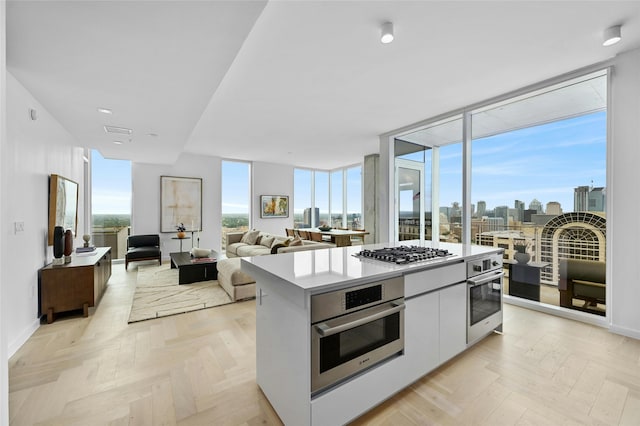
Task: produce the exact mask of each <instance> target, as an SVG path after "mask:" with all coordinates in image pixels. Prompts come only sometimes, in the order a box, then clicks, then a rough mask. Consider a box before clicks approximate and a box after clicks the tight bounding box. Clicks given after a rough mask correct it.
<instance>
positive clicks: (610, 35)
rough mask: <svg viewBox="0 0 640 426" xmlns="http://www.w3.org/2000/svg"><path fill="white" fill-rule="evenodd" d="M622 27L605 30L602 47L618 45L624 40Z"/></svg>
mask: <svg viewBox="0 0 640 426" xmlns="http://www.w3.org/2000/svg"><path fill="white" fill-rule="evenodd" d="M621 31H622V26H621V25H614V26H613V27H609V28H607V29H606V30H604V34H603V38H602V45H603V46H611V45H612V44H616V43H617V42H619V41H620V40H621V39H622V32H621Z"/></svg>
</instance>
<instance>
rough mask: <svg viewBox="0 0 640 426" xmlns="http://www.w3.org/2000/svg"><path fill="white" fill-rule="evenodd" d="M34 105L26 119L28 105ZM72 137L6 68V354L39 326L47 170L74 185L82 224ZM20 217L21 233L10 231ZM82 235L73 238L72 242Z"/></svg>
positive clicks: (79, 172) (80, 164)
mask: <svg viewBox="0 0 640 426" xmlns="http://www.w3.org/2000/svg"><path fill="white" fill-rule="evenodd" d="M30 108H33V109H35V110H37V113H38V119H37V120H35V121H34V120H31V119H30V117H29V109H30ZM74 145H77V143H76V141H75V140H74V139H73V137H72V136H71V135H70V134H69V133H68V132H67V131H66V130H65V129H64V128H63V127H62V126H61V125H60V124H59V123H58V122H57V121H56V120H55V119H54V118H53V117H51V115H50V114H49V113H48V112H47V111H46V110H45V109H44V108H43V107H42V105H40V104H39V103H38V102H37V101H36V100H35V99H34V98H33V96H31V94H30V93H29V92H27V90H26V89H25V88H24V87H23V86H22V85H21V84H20V83H19V82H18V81H17V80H16V79H15V78H14V77H13V76H12V75H11V74H10V73H9V72H7V144H6V146H5V147H4V150H3V152H2V199H3V205H2V220H3V222H2V224H3V226H4V228H3V234H2V244H3V255H2V265H3V268H2V269H3V277H2V278H3V280H2V286H3V290H4V291H5V293H4V294H5V296H6V297H7V299H8V301H9V303H8V306H7V311H8V312H7V316H6V321H7V327H8V335H7V337H8V350H9V356H11V355H12V354H13V353H14V352H15V351H16V350H17V349H18V348H19V347H20V346H21V345H22V344H23V343H24V342H25V341H26V339H27V338H28V337H29V336H30V335H31V334H32V333H33V331H35V329H36V328H38V326H39V320H38V316H37V313H38V294H37V284H38V269H40V268H41V267H43V266H44V265H46V264H47V263H50V262H51V260H52V258H53V255H52V248H51V246H47V229H48V224H49V222H48V210H49V175H50V174H52V173H55V174H60V175H62V176H64V177H66V178H69V179H71V180H74V181H76V182H78V184H79V200H78V208H79V209H78V234H80V235H82V230H83V229H84V219H83V218H84V209H83V205H84V190H83V182H84V161H83V159H82V154H83V151H82V148H78V147H76V146H74ZM14 222H24V232H20V233H16V232H14ZM79 242H81V238H76V239H75V241H74V247H76V246H78V245H79Z"/></svg>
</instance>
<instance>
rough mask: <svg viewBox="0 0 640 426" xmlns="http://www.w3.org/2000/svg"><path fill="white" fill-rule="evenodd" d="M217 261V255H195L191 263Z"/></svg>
mask: <svg viewBox="0 0 640 426" xmlns="http://www.w3.org/2000/svg"><path fill="white" fill-rule="evenodd" d="M215 261H216V258H215V257H194V258H193V259H191V263H198V262H215Z"/></svg>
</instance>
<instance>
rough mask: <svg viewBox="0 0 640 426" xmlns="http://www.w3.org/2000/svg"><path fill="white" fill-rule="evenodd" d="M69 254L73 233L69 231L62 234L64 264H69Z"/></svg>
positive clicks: (71, 249)
mask: <svg viewBox="0 0 640 426" xmlns="http://www.w3.org/2000/svg"><path fill="white" fill-rule="evenodd" d="M71 253H73V233H72V232H71V229H67V230H66V231H65V232H64V263H69V262H71Z"/></svg>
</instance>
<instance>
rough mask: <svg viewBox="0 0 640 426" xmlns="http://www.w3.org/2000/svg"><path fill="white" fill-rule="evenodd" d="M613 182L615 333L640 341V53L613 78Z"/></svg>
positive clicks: (624, 58) (623, 60) (622, 61)
mask: <svg viewBox="0 0 640 426" xmlns="http://www.w3.org/2000/svg"><path fill="white" fill-rule="evenodd" d="M611 86H612V87H611V89H612V90H611V101H612V105H611V111H610V119H611V139H612V140H611V147H610V154H611V159H610V161H609V168H610V176H611V182H610V183H609V184H608V185H607V186H608V188H607V191H608V194H607V197H610V198H611V204H610V205H611V206H612V211H611V212H610V214H607V227H609V228H610V230H609V236H610V237H611V238H610V240H609V243H610V244H611V250H610V251H609V253H610V254H611V256H610V257H609V258H608V259H607V262H609V263H610V270H611V296H612V300H611V303H607V309H609V308H610V309H611V311H610V312H611V317H610V319H611V330H612V331H614V332H616V333H620V334H625V335H628V336H632V337H635V338H638V339H640V309H638V301H640V268H639V262H638V254H639V250H638V242H637V240H636V237H640V221H639V220H638V214H639V212H640V196H639V195H638V192H637V189H636V183H637V182H639V181H640V168H639V167H638V164H639V163H638V160H639V155H638V154H639V153H640V49H638V50H634V51H632V52H627V53H623V54H621V55H619V56H618V57H616V60H615V65H614V69H613V76H612V79H611Z"/></svg>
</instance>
